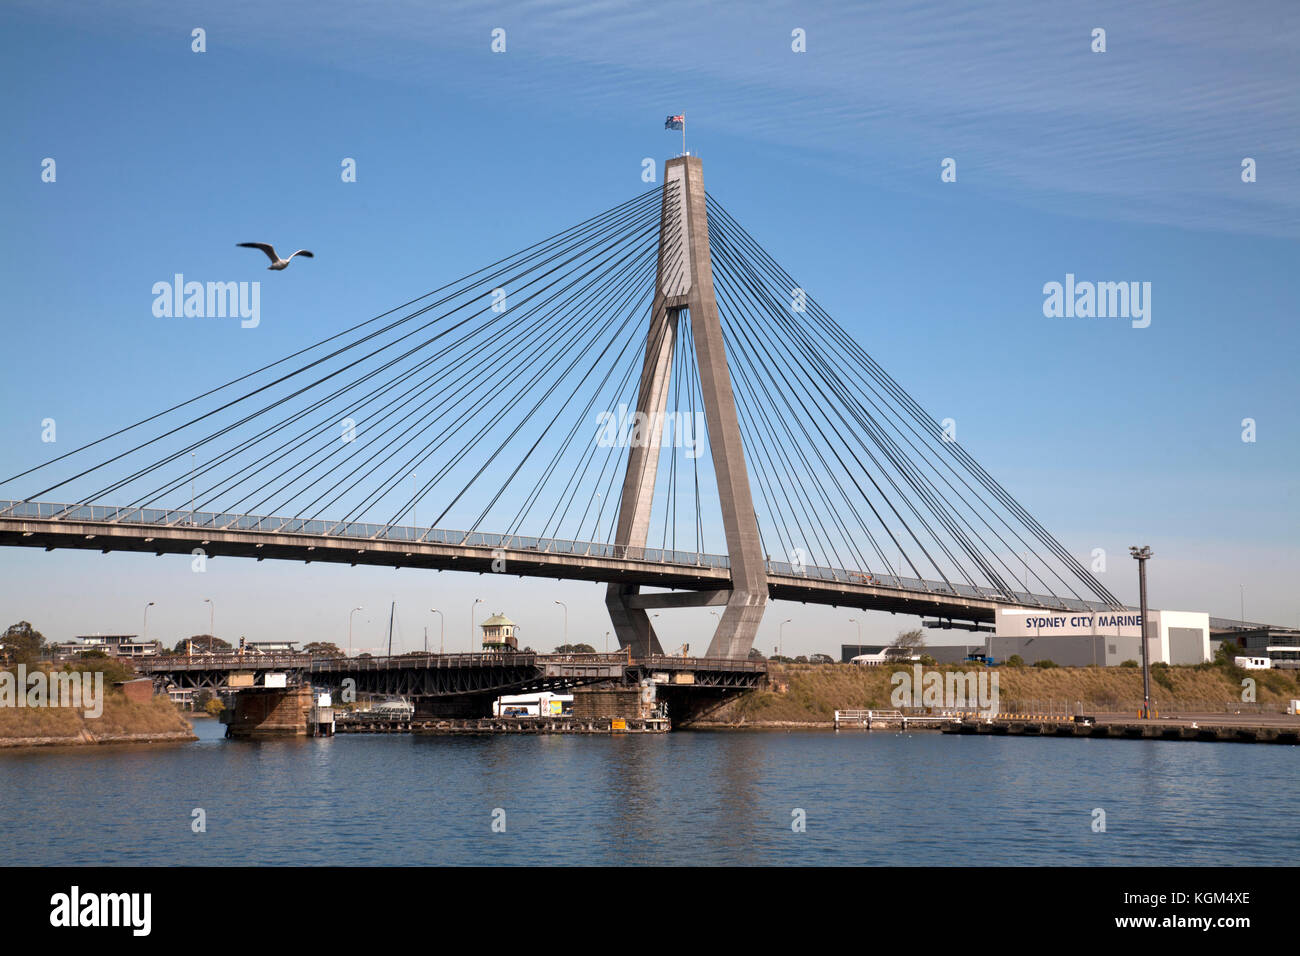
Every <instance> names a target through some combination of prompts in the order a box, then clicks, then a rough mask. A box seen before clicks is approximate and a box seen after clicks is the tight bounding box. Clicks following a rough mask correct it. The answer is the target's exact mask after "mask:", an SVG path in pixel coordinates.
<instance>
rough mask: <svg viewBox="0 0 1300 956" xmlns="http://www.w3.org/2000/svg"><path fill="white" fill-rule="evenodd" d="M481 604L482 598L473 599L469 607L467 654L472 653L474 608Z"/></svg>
mask: <svg viewBox="0 0 1300 956" xmlns="http://www.w3.org/2000/svg"><path fill="white" fill-rule="evenodd" d="M482 603H483V599H482V598H475V599H474V603H473V604H471V605H470V606H469V652H470V653H471V654H473V653H474V608H476V607H478V605H480V604H482Z"/></svg>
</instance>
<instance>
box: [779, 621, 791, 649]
mask: <svg viewBox="0 0 1300 956" xmlns="http://www.w3.org/2000/svg"><path fill="white" fill-rule="evenodd" d="M789 623H790V618H788V617H787V618H786V619H785V620H784V621H782V622H781V626H780V627H779V628H777V631H776V633H777V641H779V642H780V644H781V647H785V626H786V625H787V624H789ZM780 651H781V648H780V647H778V648H777V653H778V655H779V654H780Z"/></svg>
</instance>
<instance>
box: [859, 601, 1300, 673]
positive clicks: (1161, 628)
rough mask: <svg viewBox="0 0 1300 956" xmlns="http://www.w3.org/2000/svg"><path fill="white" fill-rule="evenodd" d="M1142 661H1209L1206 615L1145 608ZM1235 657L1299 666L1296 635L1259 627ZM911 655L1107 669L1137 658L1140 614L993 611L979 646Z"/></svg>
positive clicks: (878, 650) (881, 647)
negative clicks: (1284, 660) (1147, 620)
mask: <svg viewBox="0 0 1300 956" xmlns="http://www.w3.org/2000/svg"><path fill="white" fill-rule="evenodd" d="M1150 613H1151V635H1150V638H1149V640H1150V646H1149V647H1148V651H1149V652H1150V661H1151V663H1153V664H1156V663H1165V664H1200V663H1202V662H1203V661H1208V660H1211V659H1212V654H1211V650H1210V616H1209V615H1208V614H1206V613H1204V612H1200V611H1151V612H1150ZM1237 637H1238V639H1239V642H1240V647H1241V648H1242V653H1249V654H1253V655H1255V656H1263V655H1265V654H1267V655H1268V656H1272V657H1274V658H1275V659H1276V658H1277V657H1279V656H1281V657H1290V658H1291V659H1294V660H1297V661H1300V631H1280V630H1277V629H1272V630H1270V629H1263V630H1260V631H1249V632H1244V633H1242V634H1240V635H1237ZM897 650H898V649H897V648H894V647H893V646H892V645H885V644H843V645H841V646H840V653H841V658H840V659H841V660H842V661H843V662H844V663H846V664H847V663H849V662H851V661H853V660H854V659H855V658H856V659H858V662H859V663H885V662H886V661H888V660H889V659H890V656H889V652H890V651H894V652H895V653H897ZM913 652H914V653H918V654H927V655H929V656H930V657H932V658H934V660H935V662H936V663H939V664H958V663H961V662H962V661H964V660H966V659H967V658H968V657H974V656H988V657H991V658H993V659H994V660H995V661H996V662H998V663H999V664H1001V663H1005V662H1006V661H1007V660H1008V659H1009V658H1010V657H1011V656H1012V655H1019V656H1020V658H1021V660H1023V661H1024V662H1025V663H1026V664H1037V663H1038V662H1039V661H1051V662H1052V663H1054V664H1059V665H1061V666H1062V667H1115V666H1118V665H1120V664H1122V663H1124V662H1125V661H1138V662H1141V660H1142V615H1141V613H1140V612H1138V611H1134V610H1116V611H1043V610H1029V609H1026V608H1013V609H1009V610H1000V611H998V612H997V620H996V622H995V626H994V630H993V633H991V634H990V635H989V636H988V638H987V639H986V641H985V643H983V644H936V645H930V644H927V645H925V646H923V647H919V648H915V649H914V651H913Z"/></svg>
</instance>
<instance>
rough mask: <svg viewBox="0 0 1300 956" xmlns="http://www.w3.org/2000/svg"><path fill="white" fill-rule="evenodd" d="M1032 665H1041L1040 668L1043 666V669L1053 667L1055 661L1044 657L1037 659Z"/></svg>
mask: <svg viewBox="0 0 1300 956" xmlns="http://www.w3.org/2000/svg"><path fill="white" fill-rule="evenodd" d="M1034 666H1035V667H1041V668H1043V670H1047V669H1048V668H1049V667H1055V666H1056V661H1052V660H1048V659H1046V658H1044V659H1043V660H1041V661H1039V662H1038V663H1036V664H1035V665H1034Z"/></svg>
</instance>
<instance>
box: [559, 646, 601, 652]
mask: <svg viewBox="0 0 1300 956" xmlns="http://www.w3.org/2000/svg"><path fill="white" fill-rule="evenodd" d="M555 653H557V654H595V653H596V649H595V648H594V647H592V646H591V645H590V644H561V645H560V646H559V647H557V648H556V649H555Z"/></svg>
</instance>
